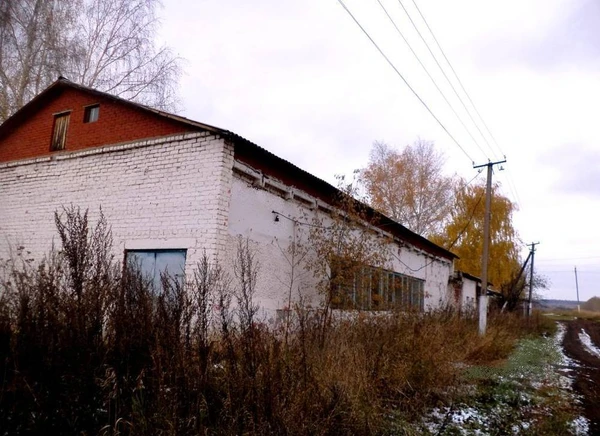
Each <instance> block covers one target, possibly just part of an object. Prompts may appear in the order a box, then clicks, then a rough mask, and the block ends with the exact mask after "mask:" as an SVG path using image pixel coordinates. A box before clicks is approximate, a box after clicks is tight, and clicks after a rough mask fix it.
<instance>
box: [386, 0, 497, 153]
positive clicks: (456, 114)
mask: <svg viewBox="0 0 600 436" xmlns="http://www.w3.org/2000/svg"><path fill="white" fill-rule="evenodd" d="M377 3H379V6H381V9H383V12H384V13H385V15H386V16H387V17H388V19H389V20H390V22H391V23H392V26H394V28H395V29H396V32H397V33H398V35H400V37H401V38H402V40H403V41H404V43H405V44H406V45H407V46H408V48H409V50H410V51H411V53H412V54H413V56H414V57H415V58H416V59H417V62H418V63H419V65H421V67H422V68H423V70H424V71H425V74H427V77H429V79H430V80H431V82H432V83H433V86H435V88H436V89H437V90H438V92H439V93H440V95H441V96H442V98H443V99H444V101H445V102H446V104H447V105H448V107H449V108H450V110H451V111H452V113H454V115H455V116H456V119H457V120H458V121H459V122H460V124H461V125H462V126H463V128H464V129H465V131H466V132H467V134H468V135H469V137H470V138H471V139H472V140H473V142H474V143H475V145H477V148H479V150H480V151H481V152H482V153H483V155H484V156H485V157H486V158H487V159H488V160H489V157H488V156H487V155H486V153H485V152H484V151H483V149H482V148H481V146H480V145H479V143H478V142H477V140H476V139H475V137H474V136H473V134H472V133H471V131H470V130H469V128H468V127H467V125H466V124H465V122H464V121H463V120H462V118H461V117H460V115H458V112H456V109H455V108H454V106H453V105H452V103H450V100H448V97H446V94H444V92H443V91H442V89H441V88H440V87H439V85H438V84H437V82H436V81H435V79H434V78H433V76H432V75H431V73H430V72H429V70H428V69H427V67H426V66H425V64H423V62H422V61H421V58H419V55H418V54H417V52H415V50H414V49H413V48H412V46H411V45H410V43H409V42H408V40H407V39H406V37H405V36H404V34H403V33H402V31H401V30H400V28H399V27H398V25H397V24H396V22H395V21H394V19H393V18H392V16H391V15H390V14H389V12H388V11H387V9H386V8H385V6H384V5H383V3H381V0H377Z"/></svg>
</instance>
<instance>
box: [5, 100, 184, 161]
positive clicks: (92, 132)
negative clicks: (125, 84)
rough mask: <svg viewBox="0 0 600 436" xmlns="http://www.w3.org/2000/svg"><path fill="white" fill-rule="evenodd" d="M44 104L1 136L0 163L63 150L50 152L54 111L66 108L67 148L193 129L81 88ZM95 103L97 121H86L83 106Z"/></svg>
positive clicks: (114, 142)
mask: <svg viewBox="0 0 600 436" xmlns="http://www.w3.org/2000/svg"><path fill="white" fill-rule="evenodd" d="M44 103H45V104H43V105H42V107H41V109H39V110H38V111H34V112H33V113H32V114H31V115H30V117H29V118H28V119H27V120H26V121H25V122H23V123H22V124H20V125H19V126H18V127H17V128H16V129H15V130H14V131H12V132H10V133H9V134H8V135H7V136H5V137H3V138H0V162H7V161H11V160H16V159H28V158H32V157H37V156H46V155H50V154H56V153H64V152H53V153H51V152H50V141H51V138H52V128H53V124H54V114H56V113H60V112H64V111H71V113H70V120H69V130H68V132H67V142H66V150H67V151H74V150H82V149H86V148H89V147H97V146H100V145H105V144H116V143H120V142H130V141H134V140H139V139H143V138H152V137H159V136H165V135H172V134H176V133H183V132H189V131H192V130H193V128H192V127H190V126H187V125H184V124H182V123H179V122H177V121H174V120H171V119H169V118H165V117H161V116H159V115H155V114H152V113H149V112H146V111H143V110H140V109H137V108H135V107H133V106H127V105H125V104H123V103H119V102H115V101H114V100H111V99H107V98H103V97H99V96H98V95H96V94H92V93H86V92H84V91H81V90H78V89H70V88H67V89H64V90H62V91H61V92H60V93H59V94H58V95H52V96H51V97H48V101H46V102H44ZM93 104H100V116H99V118H98V121H96V122H93V123H84V122H83V118H84V108H85V106H88V105H93Z"/></svg>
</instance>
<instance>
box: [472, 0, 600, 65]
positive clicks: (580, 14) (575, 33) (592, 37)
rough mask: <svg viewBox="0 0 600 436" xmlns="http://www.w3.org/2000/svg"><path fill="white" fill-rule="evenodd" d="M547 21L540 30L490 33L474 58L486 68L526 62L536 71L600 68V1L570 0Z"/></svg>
mask: <svg viewBox="0 0 600 436" xmlns="http://www.w3.org/2000/svg"><path fill="white" fill-rule="evenodd" d="M536 18H537V17H529V19H536ZM542 24H543V23H542ZM545 24H546V26H543V27H542V28H541V29H540V31H539V33H537V34H528V33H527V32H519V30H522V29H518V28H517V29H503V30H502V34H501V35H496V36H493V35H491V36H490V38H489V39H486V40H485V42H484V43H481V44H480V45H478V46H477V47H476V48H475V49H474V58H475V61H476V62H477V63H479V64H480V65H481V66H483V67H485V68H498V67H502V66H513V65H524V66H527V67H529V68H531V69H534V70H537V71H548V70H553V69H567V68H579V67H585V68H590V67H593V68H600V2H598V1H597V0H582V1H579V2H571V1H569V2H567V3H565V4H564V5H563V7H562V10H559V11H558V13H557V14H556V18H555V19H554V21H553V22H550V23H545Z"/></svg>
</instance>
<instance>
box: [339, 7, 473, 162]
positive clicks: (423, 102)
mask: <svg viewBox="0 0 600 436" xmlns="http://www.w3.org/2000/svg"><path fill="white" fill-rule="evenodd" d="M338 3H339V4H340V5H342V7H343V8H344V10H345V11H346V12H347V13H348V15H350V17H351V18H352V20H354V22H355V23H356V25H357V26H358V27H359V28H360V30H362V32H363V33H364V34H365V36H366V37H367V38H369V41H371V43H372V44H373V45H374V46H375V48H376V49H377V51H378V52H379V54H380V55H381V56H383V58H384V59H385V60H386V61H387V63H388V64H389V65H390V67H392V68H393V69H394V71H395V72H396V74H397V75H398V77H400V78H401V79H402V81H403V82H404V84H405V85H406V86H407V87H408V89H410V91H411V92H412V93H413V94H414V96H415V97H417V99H418V100H419V101H420V102H421V104H423V106H425V109H427V111H428V112H429V114H430V115H431V116H432V117H433V118H434V119H435V120H436V121H437V123H438V124H439V125H440V127H441V128H442V129H444V131H445V132H446V134H447V135H448V136H449V137H450V138H451V139H452V141H454V143H455V144H456V145H457V146H458V148H460V150H461V151H462V152H463V154H464V155H465V156H466V157H467V158H468V159H469V160H470V161H471V162H474V161H473V159H472V158H471V156H469V154H468V153H467V152H466V151H465V149H464V148H463V147H462V145H460V143H459V142H458V141H457V140H456V138H454V136H452V134H451V133H450V132H449V131H448V129H447V128H446V126H444V124H442V122H441V121H440V120H439V118H438V117H436V116H435V114H434V113H433V111H432V110H431V109H430V108H429V106H427V103H425V101H423V99H422V98H421V97H420V96H419V94H417V92H416V91H415V90H414V89H413V87H412V86H410V84H409V83H408V81H407V80H406V79H405V78H404V76H403V75H402V74H401V73H400V71H398V69H397V68H396V66H395V65H394V64H393V63H392V61H390V59H389V58H388V57H387V56H386V54H385V53H384V52H383V50H381V48H379V45H377V43H376V42H375V41H374V40H373V38H371V35H369V33H368V32H367V31H366V30H365V28H364V27H363V26H362V25H361V24H360V23H359V22H358V20H357V19H356V18H355V17H354V15H353V14H352V12H351V11H350V9H348V7H347V6H346V5H345V4H344V2H343V0H338Z"/></svg>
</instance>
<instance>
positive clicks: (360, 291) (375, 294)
mask: <svg viewBox="0 0 600 436" xmlns="http://www.w3.org/2000/svg"><path fill="white" fill-rule="evenodd" d="M336 269H338V268H337V265H335V264H334V265H332V277H334V278H335V277H339V276H340V274H339V273H338V272H337V271H335V270H336ZM424 285H425V282H424V281H423V280H421V279H418V278H416V277H410V276H407V275H404V274H399V273H397V272H393V271H386V270H383V269H379V268H373V267H362V268H358V269H355V270H354V271H351V272H350V274H346V275H345V276H344V277H343V278H342V280H335V279H334V281H333V283H332V289H331V291H332V293H333V294H332V306H333V308H334V309H359V310H389V309H402V310H407V309H408V310H417V311H423V310H424V306H425V292H424V291H425V289H424V288H425V286H424Z"/></svg>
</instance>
